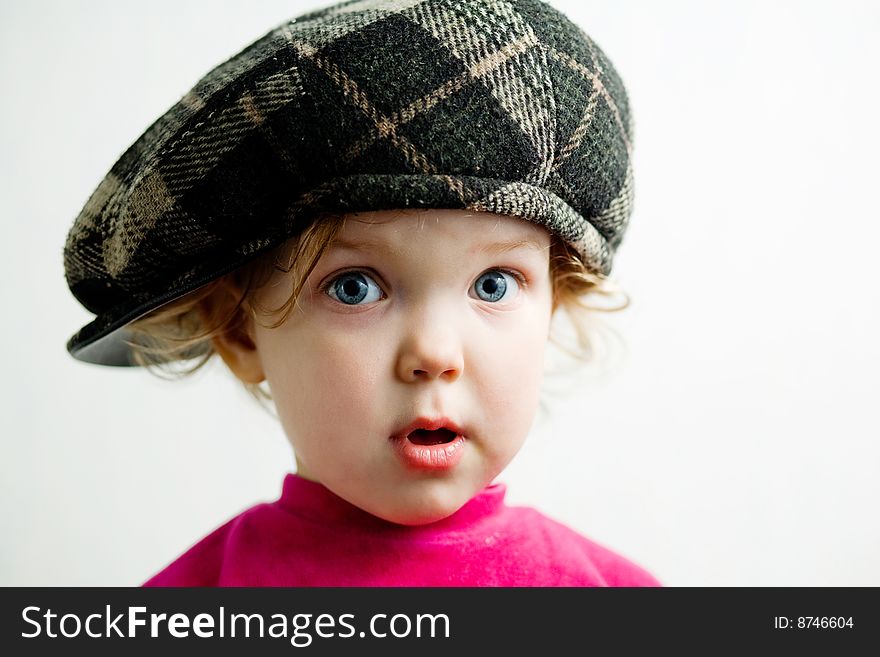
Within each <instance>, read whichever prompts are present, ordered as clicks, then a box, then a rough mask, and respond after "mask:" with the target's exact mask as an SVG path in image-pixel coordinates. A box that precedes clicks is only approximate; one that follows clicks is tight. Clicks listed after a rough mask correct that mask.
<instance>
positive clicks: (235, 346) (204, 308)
mask: <svg viewBox="0 0 880 657" xmlns="http://www.w3.org/2000/svg"><path fill="white" fill-rule="evenodd" d="M239 295H240V293H239V292H237V291H235V290H232V289H230V288H228V287H226V286H223V287H220V288H217V289H216V290H215V292H214V293H213V294H211V295H210V296H208V297H206V298H204V299H202V300H201V301H199V305H198V309H199V316H200V317H201V319H202V322H204V323H205V324H206V325H208V326H210V325H212V324H215V323H216V322H218V321H222V320H223V319H225V318H226V317H228V316H229V314H230V313H231V312H232V310H233V308H235V303H236V302H237V301H238V298H239ZM239 312H241V313H244V314H245V320H244V324H243V325H242V326H240V327H238V328H234V329H228V330H226V331H224V332H223V333H221V334H220V335H216V336H214V337H213V338H211V342H212V343H213V345H214V349H215V350H216V352H217V353H218V354H220V357H221V358H222V359H223V362H225V363H226V366H227V367H228V368H229V369H230V370H232V373H233V374H235V376H236V377H237V378H238V379H240V380H241V381H243V382H244V383H260V382H261V381H264V380H265V379H266V374H265V372H263V363H262V361H261V360H260V353H259V351H258V350H257V345H256V343H255V341H254V336H253V334H254V325H253V317H252V316H251V315H250V314H249V313H247V312H246V310H245V309H244V308H243V307H242V308H239Z"/></svg>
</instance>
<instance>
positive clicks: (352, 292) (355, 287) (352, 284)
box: [327, 271, 382, 306]
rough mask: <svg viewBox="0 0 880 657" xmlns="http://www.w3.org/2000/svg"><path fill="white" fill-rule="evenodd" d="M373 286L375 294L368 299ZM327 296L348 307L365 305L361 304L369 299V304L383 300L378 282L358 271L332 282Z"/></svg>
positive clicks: (340, 276) (343, 275) (341, 276)
mask: <svg viewBox="0 0 880 657" xmlns="http://www.w3.org/2000/svg"><path fill="white" fill-rule="evenodd" d="M371 284H372V288H373V291H374V294H373V296H372V297H371V298H369V299H367V295H369V294H370V287H371ZM327 294H328V295H329V296H330V297H331V298H333V299H336V300H337V301H339V302H341V303H344V304H345V305H347V306H356V305H363V304H361V302H362V301H363V300H364V299H367V302H368V303H369V302H371V301H378V300H379V299H381V298H382V290H381V289H380V288H379V286H378V285H376V282H375V281H374V280H373V279H372V278H370V277H369V276H367V275H366V274H364V273H362V272H357V271H349V272H345V273H344V274H340V275H339V276H337V277H336V278H334V279H333V280H332V281H330V285H328V286H327Z"/></svg>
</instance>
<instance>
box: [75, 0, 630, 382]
mask: <svg viewBox="0 0 880 657" xmlns="http://www.w3.org/2000/svg"><path fill="white" fill-rule="evenodd" d="M631 139H632V124H631V118H630V112H629V105H628V102H627V97H626V93H625V91H624V88H623V85H622V83H621V81H620V78H619V77H618V75H617V74H616V72H615V71H614V68H613V67H612V66H611V64H610V62H609V61H608V60H607V59H606V57H605V55H604V54H603V53H602V52H601V50H599V48H598V47H597V46H596V45H595V44H594V43H593V42H592V41H591V40H590V38H589V37H587V36H586V35H585V34H584V33H583V32H582V31H581V30H580V29H579V28H578V27H577V26H575V25H574V24H572V23H571V22H570V21H569V20H568V19H567V18H566V17H564V16H563V15H562V14H560V13H559V12H558V11H556V10H554V9H553V8H552V7H550V6H549V5H547V4H545V3H543V2H539V1H538V0H464V1H462V0H355V1H352V2H345V3H342V4H338V5H335V6H332V7H329V8H326V9H323V10H320V11H316V12H313V13H310V14H306V15H304V16H301V17H299V18H296V19H294V20H292V21H290V22H288V23H285V24H283V25H281V26H279V27H278V28H276V29H274V30H272V31H271V32H269V33H268V34H267V35H266V36H264V37H263V38H261V39H259V40H258V41H256V42H255V43H253V44H252V45H250V46H248V47H247V48H246V49H245V50H243V51H242V52H241V53H239V54H238V55H236V56H235V57H233V58H231V59H230V60H228V61H227V62H225V63H223V64H221V65H220V66H218V67H217V68H215V69H214V70H212V71H211V72H210V73H208V74H207V75H206V76H205V77H204V78H203V79H202V80H200V81H199V82H198V84H196V86H195V87H194V88H193V89H192V90H191V91H190V92H189V93H188V94H186V95H185V96H184V97H183V98H182V99H181V100H180V101H179V102H178V103H177V104H176V105H174V107H172V108H171V109H170V110H169V111H168V112H167V113H166V114H165V115H163V116H162V117H161V118H159V119H158V120H157V121H156V122H155V123H154V124H153V125H152V126H150V128H148V129H147V130H146V132H145V133H144V134H143V135H142V136H141V137H140V138H139V139H138V140H137V141H136V142H135V143H134V144H133V145H132V146H131V147H130V148H129V149H128V150H127V151H126V152H125V153H124V154H123V155H122V157H121V158H120V159H119V161H118V162H116V164H115V165H114V166H113V167H112V169H111V170H110V172H109V173H108V174H107V176H106V177H105V178H104V180H103V181H102V182H101V183H100V185H99V186H98V188H97V189H96V190H95V192H94V193H93V194H92V196H91V198H90V199H89V200H88V202H87V203H86V205H85V207H84V208H83V209H82V211H81V213H80V214H79V216H78V217H77V219H76V221H75V224H74V226H73V228H72V229H71V231H70V234H69V236H68V240H67V244H66V246H65V249H64V264H65V268H66V275H67V281H68V284H69V286H70V289H71V291H72V292H73V294H74V295H75V296H76V298H77V299H78V300H79V301H80V302H81V303H82V304H83V305H84V306H85V307H86V308H88V309H89V310H90V311H92V312H94V313H95V314H96V315H97V318H96V319H95V321H93V322H91V323H90V324H88V325H86V326H85V327H83V329H81V330H80V331H79V333H77V334H76V335H75V336H73V338H71V340H70V342H69V343H68V349H69V350H70V351H71V353H72V354H73V355H74V356H76V357H77V358H79V359H81V360H86V361H91V362H98V363H102V364H113V365H125V364H130V359H129V356H128V352H127V347H125V345H124V344H123V343H122V342H121V341H120V340H121V338H123V337H124V335H125V332H124V330H120V329H123V328H124V326H125V325H126V324H127V323H129V322H130V321H132V320H134V319H136V318H137V317H139V316H142V315H143V314H145V313H146V312H148V311H150V310H153V309H155V308H156V307H158V306H159V305H161V304H162V303H165V302H167V301H170V300H173V299H175V298H178V297H180V296H181V295H183V294H185V293H186V292H189V291H191V290H193V289H195V288H197V287H198V286H200V285H202V284H204V283H206V282H208V281H210V280H212V279H214V278H216V277H217V276H219V275H221V274H223V273H226V272H228V271H231V270H232V269H234V268H235V267H238V266H240V265H241V264H243V263H245V262H246V261H248V260H249V259H251V258H253V257H254V256H255V255H257V254H258V253H260V252H262V251H264V250H265V249H267V248H270V247H272V246H274V245H276V244H278V243H280V242H282V241H283V240H285V239H287V238H289V237H290V236H292V235H294V234H296V233H297V232H298V231H299V230H301V229H302V228H303V227H304V226H305V225H306V224H307V223H308V222H309V220H311V219H312V218H314V217H315V216H316V215H317V214H319V213H322V212H349V211H368V210H380V209H388V208H404V207H428V208H462V209H467V210H472V211H488V212H497V213H503V214H510V215H515V216H519V217H522V218H525V219H528V220H530V221H534V222H536V223H538V224H541V225H544V226H546V227H547V228H548V229H550V230H551V231H554V232H555V233H557V234H558V235H559V236H561V237H562V238H563V239H564V240H566V241H568V242H569V243H570V244H572V245H573V246H574V247H575V248H576V249H577V250H578V251H579V252H580V253H581V254H582V256H583V257H584V259H585V260H586V262H587V263H588V264H589V265H590V266H591V267H592V268H593V269H594V270H595V271H597V272H602V273H608V272H609V271H610V269H611V263H612V256H613V254H614V251H615V249H616V247H617V246H618V245H619V243H620V240H621V239H622V237H623V233H624V230H625V228H626V224H627V221H628V218H629V215H630V211H631V203H632V190H633V187H632V168H631V160H630V150H631Z"/></svg>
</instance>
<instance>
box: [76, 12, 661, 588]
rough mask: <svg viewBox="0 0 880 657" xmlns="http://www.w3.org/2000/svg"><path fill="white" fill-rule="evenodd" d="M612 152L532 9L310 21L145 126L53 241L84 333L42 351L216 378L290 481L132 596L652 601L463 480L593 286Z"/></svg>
mask: <svg viewBox="0 0 880 657" xmlns="http://www.w3.org/2000/svg"><path fill="white" fill-rule="evenodd" d="M631 136H632V127H631V123H630V113H629V108H628V104H627V99H626V94H625V91H624V88H623V85H622V83H621V81H620V79H619V78H618V76H617V74H616V72H615V71H614V69H613V67H612V66H611V64H610V62H609V61H608V60H607V59H606V58H605V56H604V54H603V53H602V52H601V51H600V50H599V49H598V47H596V45H595V44H594V43H593V42H592V41H591V40H590V39H589V38H588V37H587V36H586V35H584V34H583V32H582V31H581V30H580V29H579V28H577V27H576V26H575V25H573V24H572V23H570V22H569V21H568V20H567V19H566V18H565V17H564V16H563V15H561V14H560V13H559V12H557V11H555V10H554V9H552V8H551V7H550V6H548V5H546V4H544V3H543V2H539V1H538V0H510V1H503V0H468V1H466V2H460V1H456V2H447V1H444V0H384V1H383V0H356V1H354V2H345V3H342V4H339V5H335V6H333V7H329V8H326V9H323V10H321V11H317V12H313V13H311V14H307V15H304V16H301V17H299V18H297V19H295V20H293V21H291V22H289V23H286V24H284V25H282V26H280V27H278V28H277V29H275V30H273V31H271V32H269V33H268V34H267V35H266V36H265V37H263V38H261V39H259V40H258V41H256V42H255V43H254V44H252V45H251V46H249V47H248V48H246V49H245V50H244V51H242V52H241V53H240V54H238V55H236V56H235V57H233V58H231V59H230V60H229V61H227V62H225V63H223V64H221V65H220V66H218V67H217V68H215V69H214V70H213V71H211V72H210V73H209V74H208V75H207V76H205V77H204V78H203V79H202V80H201V81H200V82H199V83H198V84H197V85H196V86H195V88H194V89H193V90H192V91H191V92H189V93H188V94H187V95H186V96H184V97H183V98H182V100H181V101H180V102H178V103H177V104H176V105H175V106H174V107H172V108H171V109H170V110H169V111H168V112H167V113H166V114H165V115H164V116H162V117H161V118H160V119H159V120H158V121H157V122H156V123H154V124H153V125H152V126H151V127H150V128H149V129H148V130H147V131H146V132H145V133H144V135H142V136H141V137H140V139H139V140H138V141H137V142H135V144H134V145H133V146H131V147H130V148H129V149H128V150H127V151H126V152H125V153H124V154H123V156H122V157H121V158H120V160H119V161H118V162H117V163H116V164H115V165H114V167H113V168H112V169H111V171H110V173H109V174H108V175H107V177H106V178H105V179H104V181H103V182H102V183H101V184H100V185H99V186H98V188H97V190H96V191H95V192H94V194H93V195H92V197H91V198H90V199H89V201H88V203H87V204H86V206H85V208H84V209H83V210H82V212H81V214H80V215H79V217H78V218H77V220H76V222H75V224H74V226H73V228H72V230H71V232H70V235H69V237H68V242H67V245H66V247H65V266H66V272H67V278H68V283H69V285H70V287H71V290H72V292H73V293H74V295H75V296H76V297H77V298H78V299H79V300H80V301H81V302H82V303H83V304H84V305H85V306H86V307H87V308H88V309H89V310H91V311H93V312H95V313H96V314H97V318H96V319H95V320H94V321H93V322H91V323H90V324H88V325H86V326H85V327H84V328H83V329H82V330H80V332H79V333H77V334H76V335H75V336H74V337H73V338H71V340H70V342H69V343H68V348H69V350H70V352H71V353H72V354H73V355H74V356H75V357H76V358H78V359H80V360H84V361H88V362H93V363H100V364H104V365H153V366H155V365H158V366H163V365H168V364H173V363H175V362H179V361H181V360H185V361H190V362H193V361H194V362H195V365H194V366H192V368H191V369H196V368H198V367H199V366H200V365H201V364H203V363H204V362H206V361H207V359H208V358H210V357H212V355H213V354H214V353H217V354H219V356H220V357H221V358H222V359H223V360H224V362H225V363H226V364H227V365H228V366H229V369H230V370H231V371H232V373H233V374H234V375H235V376H236V377H237V378H238V379H240V380H241V381H242V382H243V383H244V384H245V386H247V387H248V389H249V390H250V391H251V392H252V393H253V394H254V395H256V396H257V397H260V396H265V397H268V396H269V395H271V399H272V400H273V402H274V404H275V407H276V408H277V412H278V416H279V419H280V421H281V424H282V426H283V428H284V431H285V433H286V434H287V436H288V438H289V440H290V441H291V444H292V446H293V449H294V454H295V457H296V465H297V470H296V473H295V474H293V473H291V474H288V475H287V476H286V478H285V480H284V482H283V486H282V492H281V497H280V499H278V500H277V501H275V502H273V503H271V504H260V505H257V506H254V507H252V508H251V509H248V510H247V511H245V512H244V513H242V514H240V515H238V516H237V517H235V518H233V519H231V520H230V521H229V522H227V523H226V524H224V525H223V526H221V527H219V528H218V529H216V530H215V531H214V532H212V533H211V534H210V535H208V536H207V537H206V538H204V539H202V540H201V541H199V542H198V543H197V544H196V545H195V546H193V547H192V548H191V549H189V550H188V551H187V552H186V553H185V554H183V555H182V556H181V557H180V558H179V559H177V560H176V561H174V562H173V563H171V564H170V565H169V566H168V567H167V568H165V569H164V570H162V571H161V572H160V573H158V574H157V575H155V576H154V577H152V578H151V579H150V580H149V581H148V582H147V583H146V584H147V585H154V586H205V585H294V586H295V585H319V586H333V585H347V586H395V585H400V586H405V585H469V586H473V585H479V586H484V585H502V586H508V585H509V586H551V585H575V586H593V585H599V586H604V585H611V586H641V585H657V584H658V582H657V580H655V579H654V578H653V577H652V576H651V575H650V574H648V573H647V572H646V571H644V570H643V569H641V568H640V567H638V566H636V565H634V564H632V563H630V562H629V561H627V560H626V559H624V558H623V557H621V556H619V555H616V554H614V553H613V552H611V551H609V550H608V549H606V548H604V547H602V546H600V545H598V544H596V543H594V542H592V541H590V540H588V539H586V538H584V537H582V536H580V535H578V534H577V533H575V532H574V531H572V530H571V529H569V528H567V527H565V526H564V525H562V524H559V523H557V522H555V521H553V520H551V519H549V518H547V517H546V516H544V515H542V514H540V513H538V512H537V511H534V510H532V509H528V508H520V507H508V506H506V505H505V504H504V494H505V488H504V486H503V484H498V483H494V484H493V483H492V482H493V480H494V479H495V478H496V476H497V475H499V474H500V473H501V471H502V470H503V469H504V468H505V467H506V465H507V464H508V463H509V462H510V460H511V459H512V458H513V457H514V455H515V454H516V453H517V451H518V450H519V448H520V447H521V445H522V443H523V441H524V440H525V437H526V434H527V433H528V430H529V428H530V425H531V423H532V419H533V417H534V413H535V411H536V408H537V403H538V393H539V388H540V383H541V376H542V366H543V362H544V347H545V345H546V342H547V339H548V335H549V330H550V323H551V319H552V318H553V316H554V314H555V313H556V311H557V310H558V309H560V308H561V309H565V310H567V311H569V312H570V313H571V316H572V317H575V315H574V311H576V310H577V308H578V304H579V303H580V302H581V299H582V298H583V296H584V295H585V294H587V293H591V292H599V293H601V292H602V290H603V289H604V288H603V286H604V285H605V281H606V277H607V275H608V273H609V272H610V270H611V262H612V257H613V254H614V251H615V249H616V248H617V246H618V245H619V244H620V241H621V239H622V237H623V233H624V230H625V227H626V224H627V221H628V219H629V215H630V208H631V196H632V176H631V163H630V148H631V147H630V141H631ZM264 382H265V384H266V385H268V389H269V392H268V393H267V391H266V390H265V388H264V387H262V386H261V384H263V383H264Z"/></svg>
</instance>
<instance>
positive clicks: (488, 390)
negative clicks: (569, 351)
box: [472, 322, 547, 433]
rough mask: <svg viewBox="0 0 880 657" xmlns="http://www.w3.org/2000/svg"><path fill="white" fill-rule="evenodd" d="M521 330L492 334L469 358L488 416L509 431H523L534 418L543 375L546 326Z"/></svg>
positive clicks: (538, 324)
mask: <svg viewBox="0 0 880 657" xmlns="http://www.w3.org/2000/svg"><path fill="white" fill-rule="evenodd" d="M519 328H520V329H521V330H519V331H512V332H504V331H500V332H498V333H496V334H494V335H492V339H491V340H490V341H486V342H485V343H484V344H482V345H479V346H478V347H477V349H478V350H479V353H480V355H477V356H475V357H474V358H473V359H472V366H473V368H474V370H475V372H474V373H475V375H476V380H477V381H479V385H480V387H481V396H482V397H483V399H484V400H485V402H486V411H487V413H488V414H489V415H490V417H489V419H490V420H491V421H492V422H493V423H494V424H496V425H503V426H505V427H507V428H508V430H510V431H514V432H517V433H519V432H522V431H523V427H525V430H526V431H527V429H528V426H530V425H531V422H532V419H533V418H534V413H535V410H536V409H537V404H538V400H539V395H540V388H541V382H542V379H543V376H544V351H545V347H546V344H547V335H546V329H545V328H544V327H543V326H542V325H540V323H539V322H535V323H534V324H532V325H529V326H522V325H521V326H520V327H519Z"/></svg>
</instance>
